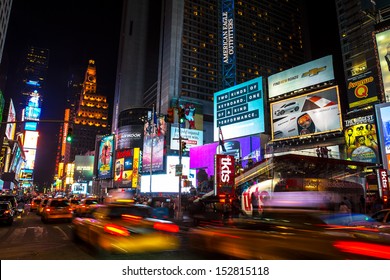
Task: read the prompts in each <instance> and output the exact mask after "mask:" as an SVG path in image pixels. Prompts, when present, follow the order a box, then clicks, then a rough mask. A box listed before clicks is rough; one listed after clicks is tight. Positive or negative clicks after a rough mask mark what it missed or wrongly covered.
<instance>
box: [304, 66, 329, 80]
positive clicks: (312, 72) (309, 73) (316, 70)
mask: <svg viewBox="0 0 390 280" xmlns="http://www.w3.org/2000/svg"><path fill="white" fill-rule="evenodd" d="M325 69H326V66H322V67H319V68H313V69H310V70H309V71H307V72H305V73H303V74H302V77H301V78H304V77H307V76H309V77H312V76H315V75H318V73H320V72H322V71H325Z"/></svg>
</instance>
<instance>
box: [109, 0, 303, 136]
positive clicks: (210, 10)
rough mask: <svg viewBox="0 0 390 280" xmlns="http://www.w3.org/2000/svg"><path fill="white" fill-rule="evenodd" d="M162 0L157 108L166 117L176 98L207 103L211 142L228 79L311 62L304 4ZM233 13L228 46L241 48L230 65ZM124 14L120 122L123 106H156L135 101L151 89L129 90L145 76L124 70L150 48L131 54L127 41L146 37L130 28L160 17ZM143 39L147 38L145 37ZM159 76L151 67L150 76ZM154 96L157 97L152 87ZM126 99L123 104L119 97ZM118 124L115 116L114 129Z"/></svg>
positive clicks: (130, 3)
mask: <svg viewBox="0 0 390 280" xmlns="http://www.w3.org/2000/svg"><path fill="white" fill-rule="evenodd" d="M125 2H127V9H130V6H131V7H132V8H134V9H135V7H137V8H139V6H138V3H137V5H136V6H134V7H133V5H135V3H134V1H125ZM144 2H145V3H144ZM162 2H163V5H162V7H161V15H162V16H161V29H160V36H159V38H160V41H159V43H160V48H159V60H158V63H159V65H158V71H157V75H158V77H156V80H157V87H156V90H155V91H156V92H155V94H156V98H155V100H156V110H157V112H159V113H162V114H165V113H166V112H167V110H168V108H169V107H171V106H172V104H171V102H172V99H175V98H176V99H177V98H179V97H180V98H182V99H185V100H188V101H196V102H199V103H202V104H203V106H204V123H205V127H204V130H205V132H206V133H205V138H207V139H205V140H206V142H209V141H212V140H211V138H210V137H211V135H212V131H210V129H212V128H211V125H209V126H208V125H207V123H210V122H212V114H213V112H212V100H213V94H214V93H215V92H216V91H218V90H220V89H223V88H224V87H227V86H228V85H229V83H230V85H232V84H239V83H242V82H245V81H248V80H251V79H253V78H255V77H260V76H268V75H270V74H273V73H276V72H279V71H282V70H284V69H288V68H290V67H293V66H296V65H299V64H302V63H303V62H305V61H306V60H308V59H309V58H308V57H306V56H305V53H308V52H305V51H307V50H308V48H306V45H305V44H306V43H305V42H306V40H305V34H304V32H305V30H304V27H303V26H304V20H305V19H304V12H303V6H302V1H299V0H294V1H288V2H277V3H274V2H270V1H266V2H264V3H263V2H259V1H255V0H243V1H231V0H211V1H210V0H207V1H206V0H191V1H190V0H184V1H183V0H165V1H162ZM142 3H143V4H142V5H145V6H144V8H145V7H150V5H153V1H142ZM153 7H155V8H157V9H159V8H160V7H159V6H157V7H156V6H153ZM134 13H136V12H134ZM137 14H140V13H137ZM226 14H230V17H231V19H232V20H233V22H234V24H233V25H232V26H229V28H232V29H231V30H229V31H228V32H230V33H229V36H230V37H229V46H228V47H230V48H231V49H230V51H234V58H233V59H234V61H231V63H230V65H229V67H230V69H223V68H224V57H223V56H224V40H226V38H225V37H224V36H225V34H224V32H225V31H224V28H225V27H226V26H224V23H223V20H224V17H225V15H226ZM123 19H124V21H123V26H128V27H125V28H126V29H125V30H123V31H122V37H121V40H122V43H121V47H120V49H121V51H120V57H119V58H118V78H117V90H116V98H115V104H114V116H113V118H114V120H115V119H117V116H118V114H119V113H120V111H121V108H126V107H131V106H134V105H136V106H142V105H143V106H149V104H140V102H136V101H137V100H140V99H139V98H140V97H139V96H142V95H143V94H144V92H142V91H140V90H139V89H138V88H136V87H132V88H130V87H129V85H131V84H133V83H139V82H140V81H142V79H144V77H143V76H141V80H139V79H137V78H136V76H134V75H128V74H126V73H125V72H124V71H119V69H121V65H124V62H125V61H126V62H128V61H131V62H134V63H136V62H137V61H139V60H141V61H145V58H144V57H143V56H142V55H145V53H142V52H139V51H138V52H136V53H134V52H133V53H132V52H130V51H131V49H126V48H124V47H123V46H127V44H136V43H142V42H144V41H142V40H141V41H139V40H137V39H138V38H139V37H137V38H136V37H135V34H134V33H131V32H130V29H129V28H130V27H132V28H133V32H134V28H135V29H137V27H138V28H139V29H140V30H142V28H140V27H139V25H143V26H144V27H146V26H148V24H149V26H150V24H151V23H152V24H153V23H154V21H152V20H151V19H150V18H149V19H148V21H147V22H146V21H145V22H141V21H137V16H135V15H129V14H128V17H124V18H123ZM132 23H133V25H132ZM137 24H138V25H137ZM229 24H230V23H229ZM129 26H130V27H129ZM139 36H141V35H139ZM142 36H145V33H142ZM142 36H141V37H140V38H141V39H142V38H143V40H146V38H144V37H142ZM126 42H127V43H126ZM140 49H141V48H140ZM137 50H139V49H137ZM148 54H149V52H148ZM134 56H135V57H134ZM130 57H131V60H130ZM223 70H224V71H223ZM137 73H138V74H140V75H142V73H144V72H143V68H142V67H141V68H139V71H138V72H137ZM153 73H154V72H151V73H150V75H153ZM227 76H229V81H228V82H226V77H227ZM126 84H127V88H128V90H118V89H119V88H121V89H124V88H126V86H125V85H126ZM119 85H120V86H119ZM148 94H149V95H152V93H150V92H148ZM119 96H120V97H119ZM137 96H138V98H137ZM119 99H120V100H121V101H122V102H119V101H118V100H119ZM115 125H116V124H115V123H114V121H113V129H115V127H114V126H115ZM207 135H210V137H208V136H207Z"/></svg>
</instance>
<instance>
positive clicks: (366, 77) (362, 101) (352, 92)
mask: <svg viewBox="0 0 390 280" xmlns="http://www.w3.org/2000/svg"><path fill="white" fill-rule="evenodd" d="M377 101H378V92H377V90H376V86H375V78H374V75H373V74H372V72H371V71H369V72H366V73H363V74H360V75H357V76H353V77H351V78H349V79H348V105H349V108H355V107H359V106H363V105H367V104H370V103H374V102H377Z"/></svg>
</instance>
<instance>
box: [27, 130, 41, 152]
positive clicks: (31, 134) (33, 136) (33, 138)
mask: <svg viewBox="0 0 390 280" xmlns="http://www.w3.org/2000/svg"><path fill="white" fill-rule="evenodd" d="M24 135H25V136H24V147H25V148H31V149H36V148H37V144H38V137H39V132H38V131H25V134H24Z"/></svg>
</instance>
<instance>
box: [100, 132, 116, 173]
mask: <svg viewBox="0 0 390 280" xmlns="http://www.w3.org/2000/svg"><path fill="white" fill-rule="evenodd" d="M113 147H114V135H108V136H103V137H102V138H101V139H100V141H99V142H98V161H97V177H98V178H99V179H109V178H112V169H113Z"/></svg>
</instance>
